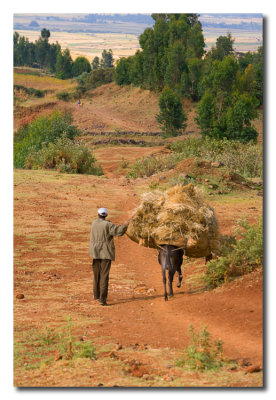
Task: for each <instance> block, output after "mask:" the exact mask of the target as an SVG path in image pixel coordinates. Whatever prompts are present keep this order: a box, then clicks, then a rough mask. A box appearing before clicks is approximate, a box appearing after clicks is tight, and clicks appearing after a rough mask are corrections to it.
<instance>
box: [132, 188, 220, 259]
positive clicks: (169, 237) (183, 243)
mask: <svg viewBox="0 0 276 400" xmlns="http://www.w3.org/2000/svg"><path fill="white" fill-rule="evenodd" d="M127 235H128V237H129V238H130V239H132V240H133V241H135V242H137V243H139V244H140V245H142V246H146V247H152V248H158V246H159V245H161V244H172V245H174V246H178V247H182V248H185V249H186V250H185V254H186V255H187V256H188V257H204V256H206V255H209V254H210V253H211V252H212V253H214V254H217V252H218V248H219V239H220V233H219V230H218V224H217V219H216V216H215V213H214V210H213V208H212V207H210V206H209V205H207V204H206V203H205V202H204V200H203V198H202V195H201V193H200V191H199V190H198V189H197V188H196V187H194V185H193V184H189V185H187V186H183V185H177V186H174V187H173V188H170V189H168V190H167V191H166V192H160V191H156V192H150V193H145V194H144V195H143V196H142V202H141V204H140V205H139V207H138V208H137V209H136V211H135V214H134V217H133V218H132V220H131V222H130V224H129V226H128V229H127Z"/></svg>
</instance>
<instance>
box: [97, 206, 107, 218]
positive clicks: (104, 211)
mask: <svg viewBox="0 0 276 400" xmlns="http://www.w3.org/2000/svg"><path fill="white" fill-rule="evenodd" d="M98 214H99V215H100V216H101V217H106V216H107V215H108V211H107V209H106V208H104V207H101V208H99V209H98Z"/></svg>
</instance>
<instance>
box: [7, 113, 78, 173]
mask: <svg viewBox="0 0 276 400" xmlns="http://www.w3.org/2000/svg"><path fill="white" fill-rule="evenodd" d="M72 121H73V120H72V116H71V115H70V114H67V113H63V114H62V113H60V112H54V113H53V114H52V115H51V116H50V117H49V116H47V117H40V118H37V119H36V120H34V121H33V122H32V123H30V124H29V125H27V126H24V127H22V128H20V129H19V130H18V131H17V133H16V134H15V140H14V166H15V168H25V167H26V161H27V159H28V156H29V154H30V153H32V154H34V153H35V152H37V151H38V150H40V149H41V148H42V144H43V143H44V144H45V145H47V144H48V143H51V142H54V141H55V140H56V139H57V138H59V137H61V135H64V134H65V135H66V137H68V138H69V139H73V138H74V136H76V135H77V134H78V133H79V131H78V129H77V128H76V127H75V126H74V125H72Z"/></svg>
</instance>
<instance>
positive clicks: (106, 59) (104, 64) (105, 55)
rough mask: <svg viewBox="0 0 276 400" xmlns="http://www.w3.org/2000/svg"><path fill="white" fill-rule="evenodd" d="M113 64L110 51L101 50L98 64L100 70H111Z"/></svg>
mask: <svg viewBox="0 0 276 400" xmlns="http://www.w3.org/2000/svg"><path fill="white" fill-rule="evenodd" d="M113 63H114V59H113V52H112V50H111V49H109V50H108V51H106V50H103V52H102V59H101V63H100V66H101V68H113Z"/></svg>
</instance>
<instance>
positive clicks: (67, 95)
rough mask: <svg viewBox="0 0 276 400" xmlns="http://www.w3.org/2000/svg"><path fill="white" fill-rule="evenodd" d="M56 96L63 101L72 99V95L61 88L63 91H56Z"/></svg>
mask: <svg viewBox="0 0 276 400" xmlns="http://www.w3.org/2000/svg"><path fill="white" fill-rule="evenodd" d="M56 97H57V98H58V99H59V100H63V101H70V100H71V99H72V95H71V94H70V93H69V92H67V91H66V90H63V91H61V92H58V93H57V94H56Z"/></svg>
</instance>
